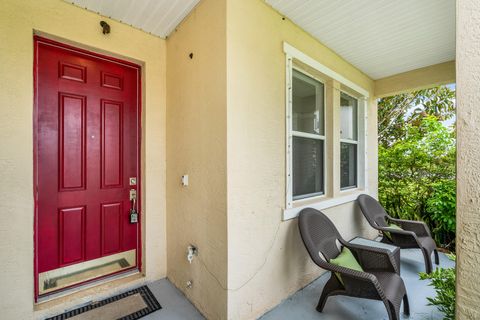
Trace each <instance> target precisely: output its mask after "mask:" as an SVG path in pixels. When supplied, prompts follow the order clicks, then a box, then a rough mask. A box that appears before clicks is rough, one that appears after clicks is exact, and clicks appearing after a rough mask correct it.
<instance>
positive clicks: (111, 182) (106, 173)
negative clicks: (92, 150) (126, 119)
mask: <svg viewBox="0 0 480 320" xmlns="http://www.w3.org/2000/svg"><path fill="white" fill-rule="evenodd" d="M101 105H102V115H101V123H102V169H101V170H102V188H120V187H122V175H123V166H122V154H123V152H122V146H123V104H122V103H121V102H114V101H107V100H102V101H101Z"/></svg>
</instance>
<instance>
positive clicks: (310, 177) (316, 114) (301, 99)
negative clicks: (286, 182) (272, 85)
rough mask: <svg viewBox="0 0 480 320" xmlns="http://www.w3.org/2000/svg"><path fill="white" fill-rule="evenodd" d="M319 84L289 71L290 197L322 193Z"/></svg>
mask: <svg viewBox="0 0 480 320" xmlns="http://www.w3.org/2000/svg"><path fill="white" fill-rule="evenodd" d="M324 91H325V87H324V85H323V83H321V82H319V81H317V80H315V79H313V78H311V77H309V76H307V75H305V74H303V73H301V72H299V71H297V70H293V73H292V110H291V119H292V120H291V121H292V123H291V128H292V133H291V135H292V137H291V139H292V155H293V156H292V180H293V181H292V182H293V200H297V199H303V198H308V197H313V196H318V195H322V194H324V192H325V183H324V153H325V152H324V148H325V147H324V145H325V144H324V140H325V132H324V131H325V128H324V127H325V126H324V108H325V98H324V97H325V92H324Z"/></svg>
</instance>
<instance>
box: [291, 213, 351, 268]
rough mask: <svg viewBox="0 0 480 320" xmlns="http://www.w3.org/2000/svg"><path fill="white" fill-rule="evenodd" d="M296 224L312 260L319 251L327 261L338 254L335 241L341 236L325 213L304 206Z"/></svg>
mask: <svg viewBox="0 0 480 320" xmlns="http://www.w3.org/2000/svg"><path fill="white" fill-rule="evenodd" d="M298 226H299V228H300V235H301V236H302V240H303V243H304V244H305V247H306V248H307V250H308V253H309V254H310V256H311V257H312V259H314V261H315V258H314V257H317V258H318V256H319V253H321V254H322V255H323V257H324V258H325V259H326V260H327V261H329V260H330V259H333V258H336V257H337V256H338V255H339V254H340V250H339V248H338V246H337V242H338V241H340V239H342V237H341V236H340V234H339V233H338V230H337V228H335V225H334V224H333V223H332V222H331V221H330V219H329V218H328V217H327V216H326V215H325V214H323V213H322V212H320V211H318V210H315V209H312V208H305V209H303V210H302V211H300V214H299V217H298ZM342 240H343V239H342Z"/></svg>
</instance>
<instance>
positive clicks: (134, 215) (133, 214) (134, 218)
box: [130, 189, 138, 223]
mask: <svg viewBox="0 0 480 320" xmlns="http://www.w3.org/2000/svg"><path fill="white" fill-rule="evenodd" d="M130 201H131V203H132V207H131V208H130V223H138V212H137V190H135V189H130Z"/></svg>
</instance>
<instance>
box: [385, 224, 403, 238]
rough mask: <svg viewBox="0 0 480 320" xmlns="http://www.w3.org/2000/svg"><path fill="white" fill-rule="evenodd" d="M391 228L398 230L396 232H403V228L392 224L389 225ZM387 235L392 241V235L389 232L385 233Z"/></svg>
mask: <svg viewBox="0 0 480 320" xmlns="http://www.w3.org/2000/svg"><path fill="white" fill-rule="evenodd" d="M388 227H389V228H392V229H396V230H403V229H402V228H400V227H399V226H398V225H396V224H393V223H390V224H389V225H388ZM385 235H386V236H387V238H388V239H390V240H392V235H391V234H390V232H388V231H385Z"/></svg>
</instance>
